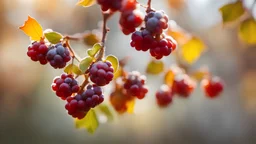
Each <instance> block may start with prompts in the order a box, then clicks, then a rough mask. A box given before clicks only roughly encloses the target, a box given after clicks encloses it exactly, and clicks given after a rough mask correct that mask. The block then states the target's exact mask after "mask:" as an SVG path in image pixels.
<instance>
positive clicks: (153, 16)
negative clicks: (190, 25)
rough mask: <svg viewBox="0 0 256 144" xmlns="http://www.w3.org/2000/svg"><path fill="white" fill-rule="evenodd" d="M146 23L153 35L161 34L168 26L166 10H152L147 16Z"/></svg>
mask: <svg viewBox="0 0 256 144" xmlns="http://www.w3.org/2000/svg"><path fill="white" fill-rule="evenodd" d="M145 25H146V29H147V30H148V31H149V32H150V33H151V34H152V35H161V34H162V33H163V30H164V29H167V28H168V16H167V15H166V14H165V13H164V11H151V12H149V13H148V14H147V15H146V16H145Z"/></svg>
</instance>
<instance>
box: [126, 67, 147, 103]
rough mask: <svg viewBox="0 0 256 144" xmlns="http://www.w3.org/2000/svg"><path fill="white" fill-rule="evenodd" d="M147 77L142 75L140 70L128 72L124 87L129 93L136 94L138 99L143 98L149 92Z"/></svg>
mask: <svg viewBox="0 0 256 144" xmlns="http://www.w3.org/2000/svg"><path fill="white" fill-rule="evenodd" d="M145 81H146V77H145V76H144V75H140V73H139V72H137V71H133V72H131V73H129V74H128V76H127V78H126V79H125V81H124V88H125V89H126V91H127V94H128V95H131V96H136V97H137V98H138V99H143V98H144V97H145V95H146V93H147V92H148V89H147V87H146V86H145Z"/></svg>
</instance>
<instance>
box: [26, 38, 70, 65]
mask: <svg viewBox="0 0 256 144" xmlns="http://www.w3.org/2000/svg"><path fill="white" fill-rule="evenodd" d="M27 55H28V56H29V57H30V58H31V60H33V61H39V62H40V63H41V64H42V65H45V64H47V63H48V62H49V63H50V65H51V66H52V67H54V68H64V67H65V66H66V63H67V62H69V61H70V60H71V56H70V52H69V50H68V49H67V48H66V47H64V46H63V45H62V44H56V45H55V46H51V47H49V46H47V45H46V44H45V42H44V41H43V40H42V41H40V42H33V43H32V45H31V46H29V47H28V52H27Z"/></svg>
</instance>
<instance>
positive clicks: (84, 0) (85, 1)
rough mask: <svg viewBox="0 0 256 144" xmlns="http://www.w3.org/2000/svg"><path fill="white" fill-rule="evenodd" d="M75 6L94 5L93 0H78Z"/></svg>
mask: <svg viewBox="0 0 256 144" xmlns="http://www.w3.org/2000/svg"><path fill="white" fill-rule="evenodd" d="M76 4H77V5H80V6H83V7H89V6H92V5H93V4H95V0H79V1H78V2H77V3H76Z"/></svg>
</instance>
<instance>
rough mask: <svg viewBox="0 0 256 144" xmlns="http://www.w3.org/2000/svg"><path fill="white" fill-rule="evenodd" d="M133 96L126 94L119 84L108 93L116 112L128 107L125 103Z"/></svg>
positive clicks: (121, 111) (123, 110) (124, 110)
mask: <svg viewBox="0 0 256 144" xmlns="http://www.w3.org/2000/svg"><path fill="white" fill-rule="evenodd" d="M134 98H135V97H133V96H130V95H128V94H127V92H126V91H125V90H124V89H123V88H122V87H121V86H120V87H119V88H116V89H115V91H113V92H112V93H111V94H110V103H111V104H112V106H113V108H114V109H115V110H116V111H117V112H118V113H120V114H122V113H125V112H126V111H127V109H128V106H127V103H129V102H130V101H133V100H134Z"/></svg>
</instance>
